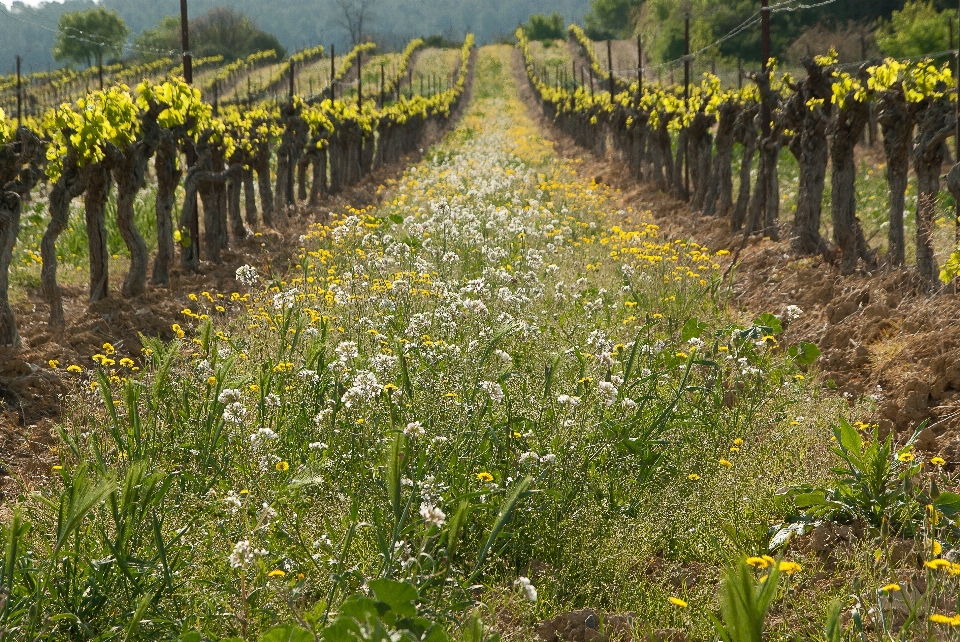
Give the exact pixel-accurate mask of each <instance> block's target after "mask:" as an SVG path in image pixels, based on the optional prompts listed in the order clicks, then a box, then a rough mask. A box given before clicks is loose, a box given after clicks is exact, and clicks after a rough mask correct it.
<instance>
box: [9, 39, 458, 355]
mask: <svg viewBox="0 0 960 642" xmlns="http://www.w3.org/2000/svg"><path fill="white" fill-rule="evenodd" d="M473 44H474V39H473V36H472V35H468V36H467V38H466V40H465V41H464V43H463V46H462V49H461V51H460V65H459V69H458V72H457V77H456V82H455V83H454V85H453V86H452V87H450V88H449V89H447V90H445V91H443V92H439V93H436V94H434V95H433V96H430V97H425V96H420V95H418V96H412V97H410V98H407V97H401V98H400V100H398V101H397V102H395V103H393V104H390V105H386V106H382V107H378V106H377V103H376V101H375V100H366V101H363V102H362V103H361V104H357V101H350V102H349V103H348V102H345V101H342V100H330V99H329V98H328V99H325V100H323V101H320V102H317V103H315V104H308V103H307V102H305V101H303V100H302V99H301V98H300V97H299V96H294V97H292V98H291V100H290V101H289V102H287V103H285V104H283V105H280V106H278V107H273V108H268V107H258V108H256V109H245V108H243V107H242V106H230V107H227V108H225V109H224V110H222V111H221V112H220V113H219V115H215V114H214V110H213V107H212V105H210V104H209V103H206V102H204V101H203V100H202V98H201V94H200V92H199V90H197V89H195V88H193V87H190V86H189V85H187V84H186V83H185V82H183V81H182V80H180V79H171V80H168V81H165V82H163V83H161V84H153V83H150V82H147V81H145V82H143V83H141V84H140V85H139V86H138V87H137V88H136V89H135V90H134V91H130V90H129V89H128V88H127V87H126V86H122V85H121V86H115V87H110V88H108V89H106V90H105V91H102V92H101V91H97V92H93V93H91V94H89V95H87V96H85V97H83V98H81V99H80V100H78V101H77V102H76V103H75V104H72V105H71V104H64V105H61V106H60V107H59V108H57V109H55V110H50V111H48V112H47V113H46V114H45V115H44V116H43V117H42V118H39V119H26V120H25V121H24V122H23V123H22V124H21V125H20V126H19V127H17V128H16V129H14V127H13V126H12V123H11V122H10V121H9V120H8V119H7V118H6V117H5V116H4V115H3V112H2V111H0V186H3V187H2V192H0V345H14V346H16V345H18V344H19V336H18V332H17V326H16V319H15V317H14V314H13V311H12V309H11V307H10V305H9V300H8V283H9V280H8V270H9V266H10V263H11V260H12V253H13V248H14V246H15V245H16V242H17V235H18V232H19V227H20V216H21V209H22V206H21V202H22V201H23V200H24V198H25V197H27V195H28V194H29V193H30V192H31V191H32V190H33V189H34V188H35V187H36V186H37V185H38V183H40V182H41V181H47V182H48V183H49V185H48V190H47V193H48V201H49V214H50V221H49V223H48V225H47V229H46V232H45V233H44V235H43V239H42V241H41V244H40V255H41V257H42V269H41V282H42V290H43V295H44V298H45V299H46V301H47V303H48V304H49V306H50V324H51V325H52V326H55V327H62V326H63V325H64V313H63V300H62V294H61V291H60V287H59V285H58V283H57V252H56V242H57V238H58V237H59V235H60V234H61V233H62V232H63V231H64V230H65V229H66V228H67V224H68V218H69V214H70V204H71V202H72V201H73V200H74V199H78V198H80V197H82V198H83V205H84V211H85V217H86V221H85V222H86V231H87V238H88V246H89V261H90V301H91V302H94V301H98V300H101V299H103V298H106V297H107V294H108V283H109V277H108V253H107V244H106V226H105V213H106V206H107V202H108V199H109V197H110V193H111V190H112V188H113V187H114V185H115V186H116V204H117V215H116V216H117V227H118V229H119V231H120V234H121V236H122V237H123V240H124V242H125V244H126V246H127V249H128V250H129V253H130V270H129V272H128V274H127V276H126V278H125V280H124V282H123V287H122V290H121V292H122V295H123V296H125V297H134V296H137V295H139V294H142V293H143V292H144V291H145V289H146V284H147V271H148V263H149V255H148V251H147V245H146V243H145V242H144V239H143V236H142V235H141V234H140V232H139V231H138V230H137V228H136V226H135V224H134V201H135V199H136V196H137V194H138V193H139V192H140V191H141V190H143V189H144V188H145V187H146V182H147V175H148V168H149V164H150V161H151V160H152V162H153V169H154V173H155V175H156V227H157V246H158V247H157V253H156V256H155V258H154V261H153V269H152V274H151V281H152V283H153V284H155V285H158V286H162V285H166V284H167V283H168V280H169V272H170V269H171V267H172V264H173V261H174V258H175V256H174V255H175V248H176V247H177V245H178V244H179V246H180V265H181V267H182V268H184V269H186V270H196V269H197V268H198V267H199V261H200V245H201V243H200V240H201V237H200V224H199V221H200V218H201V216H202V219H203V230H204V234H203V237H202V245H203V251H204V255H205V256H204V258H205V259H206V260H209V261H213V262H219V261H220V255H221V251H223V250H224V249H226V248H227V247H228V243H229V241H230V239H233V240H239V239H243V238H245V237H246V236H247V235H248V234H249V230H250V229H255V228H256V227H257V226H258V225H259V224H260V222H261V221H262V223H263V224H264V225H266V226H272V225H273V223H274V217H275V216H278V215H281V214H284V213H285V212H287V211H289V206H292V205H295V204H296V203H297V202H298V201H307V202H308V203H309V204H311V205H312V204H316V203H317V202H318V200H319V199H320V197H321V195H323V194H327V193H329V194H333V193H337V192H340V191H341V190H342V189H343V188H344V187H345V186H349V185H352V184H355V183H357V182H358V181H359V180H360V179H361V178H362V177H363V176H365V175H367V174H368V173H370V172H371V171H372V169H373V168H374V167H376V166H381V165H385V164H388V163H393V162H397V161H399V160H400V158H401V156H402V154H404V153H406V152H410V151H412V150H414V149H416V148H417V146H418V145H419V142H420V140H421V139H422V137H423V134H424V131H425V129H426V126H427V124H428V123H430V122H434V123H439V124H442V123H444V122H445V121H447V120H448V119H449V118H450V117H451V114H452V113H453V111H454V110H455V109H456V108H457V107H458V106H459V105H460V103H461V100H462V98H463V93H464V90H465V87H466V82H467V77H468V69H469V64H470V60H471V52H472V50H473ZM184 157H185V158H187V159H191V160H193V162H192V163H190V164H189V167H188V169H187V170H186V171H184V170H183V167H184V166H185V165H184V163H183V158H184ZM272 168H275V171H276V174H275V176H276V181H275V184H271V169H272ZM178 187H182V188H183V189H184V191H185V197H184V200H183V204H182V209H181V216H180V220H179V221H174V220H173V217H172V213H173V211H174V204H175V200H176V195H177V188H178ZM241 194H242V201H243V208H241ZM258 195H259V209H258V207H257V197H258ZM198 201H199V206H198ZM241 209H242V210H243V212H242V213H241ZM284 215H285V214H284Z"/></svg>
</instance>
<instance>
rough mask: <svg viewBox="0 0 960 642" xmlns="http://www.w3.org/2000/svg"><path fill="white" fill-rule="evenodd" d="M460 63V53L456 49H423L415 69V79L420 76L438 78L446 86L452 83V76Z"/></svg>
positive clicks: (419, 53)
mask: <svg viewBox="0 0 960 642" xmlns="http://www.w3.org/2000/svg"><path fill="white" fill-rule="evenodd" d="M459 63H460V52H459V51H458V50H456V49H452V48H449V49H437V48H430V49H422V50H421V51H419V52H418V55H417V59H416V64H415V65H414V68H413V76H414V79H416V78H418V77H419V76H424V77H425V78H426V77H431V76H433V75H436V77H437V78H438V79H439V80H440V82H442V83H443V85H442V86H445V85H447V84H449V83H450V77H451V74H453V73H454V72H455V71H456V69H457V65H458V64H459Z"/></svg>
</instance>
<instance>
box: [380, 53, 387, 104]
mask: <svg viewBox="0 0 960 642" xmlns="http://www.w3.org/2000/svg"><path fill="white" fill-rule="evenodd" d="M386 84H387V74H386V72H385V71H384V70H383V63H382V62H381V63H380V109H383V103H384V101H385V100H386V98H385V97H384V94H383V92H384V88H385V87H386Z"/></svg>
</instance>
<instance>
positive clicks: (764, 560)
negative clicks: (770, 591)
mask: <svg viewBox="0 0 960 642" xmlns="http://www.w3.org/2000/svg"><path fill="white" fill-rule="evenodd" d="M776 561H777V560H775V559H773V558H772V557H770V556H769V555H763V556H761V557H748V558H747V564H749V565H750V566H752V567H754V568H767V567H768V566H770V565H771V564H773V563H775V562H776Z"/></svg>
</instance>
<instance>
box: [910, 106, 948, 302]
mask: <svg viewBox="0 0 960 642" xmlns="http://www.w3.org/2000/svg"><path fill="white" fill-rule="evenodd" d="M927 100H928V101H929V102H928V104H927V106H926V109H924V110H923V112H922V114H921V115H920V117H919V120H918V127H917V137H916V140H915V141H914V144H913V171H914V172H915V173H916V175H917V216H916V218H917V270H918V271H919V272H920V276H921V277H922V278H923V280H924V283H925V285H926V288H927V289H928V290H929V289H932V288H933V286H934V284H935V283H936V280H937V277H938V272H939V269H938V268H937V259H936V257H935V256H934V247H933V219H934V218H935V216H936V208H937V194H938V193H939V191H940V171H941V170H942V169H943V163H944V161H945V160H946V158H947V156H949V150H948V149H947V145H946V143H945V141H946V140H947V139H948V138H949V137H950V136H952V135H953V133H954V130H955V128H956V116H955V115H954V111H953V106H952V105H951V104H950V102H949V100H948V99H946V98H928V99H927Z"/></svg>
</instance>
